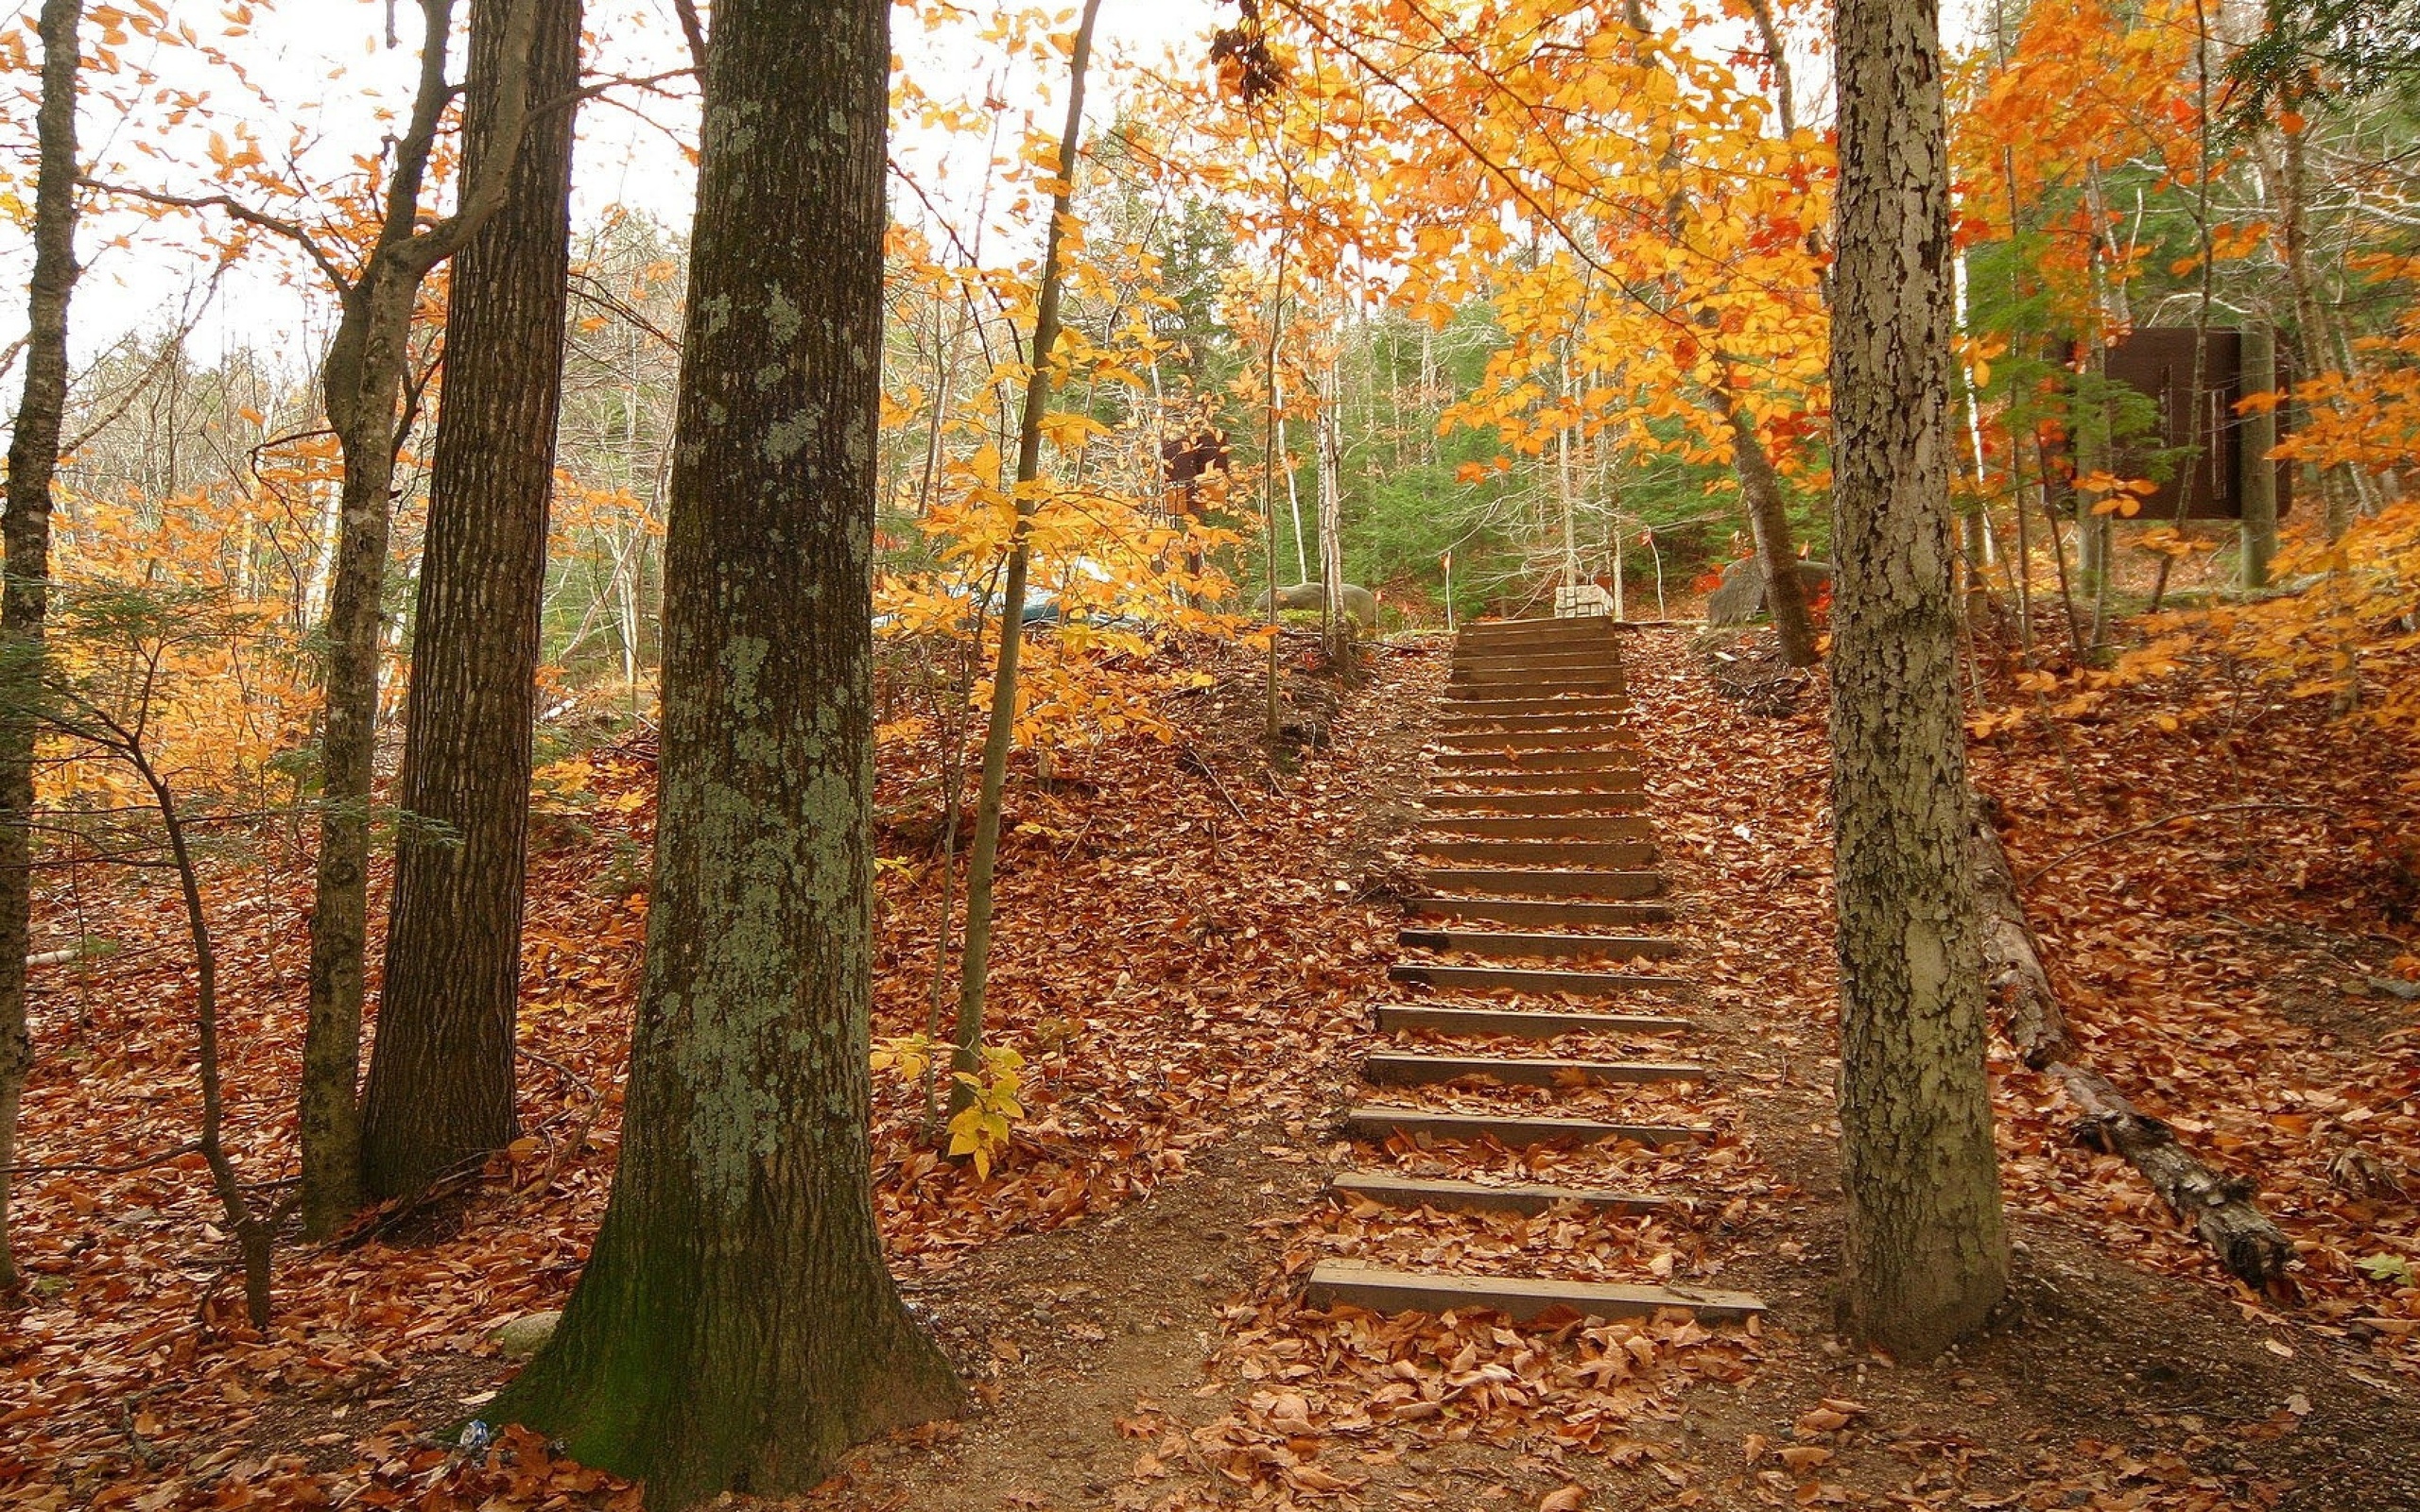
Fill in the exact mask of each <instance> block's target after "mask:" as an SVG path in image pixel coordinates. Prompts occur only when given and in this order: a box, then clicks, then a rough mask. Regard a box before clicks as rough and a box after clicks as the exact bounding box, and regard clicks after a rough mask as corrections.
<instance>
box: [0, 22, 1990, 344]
mask: <svg viewBox="0 0 2420 1512" xmlns="http://www.w3.org/2000/svg"><path fill="white" fill-rule="evenodd" d="M0 3H5V4H6V5H7V6H8V8H9V9H11V10H12V11H15V12H16V13H17V14H18V15H19V16H20V17H23V16H25V15H26V14H27V13H28V12H29V11H30V9H31V0H0ZM1991 4H1992V0H1945V5H1946V7H1947V8H1948V9H1949V11H1950V14H1949V15H1948V16H1947V17H1946V18H1945V20H1946V21H1947V25H1948V29H1949V31H1950V34H1951V36H1952V37H1953V38H1963V37H1966V36H1971V35H1972V34H1973V31H1972V27H1971V26H1970V24H1969V21H1970V18H1979V17H1981V16H1985V15H1988V14H1989V10H1988V7H1989V6H1990V5H1991ZM172 9H175V10H179V11H182V10H185V9H192V10H204V9H216V7H204V6H202V5H200V4H199V3H195V4H192V5H191V6H190V7H188V6H186V5H184V4H182V3H181V4H179V5H178V6H176V7H174V8H172ZM251 9H252V11H253V16H254V25H253V27H252V30H251V35H249V36H246V37H243V38H241V39H239V40H234V41H228V42H224V43H222V45H224V46H225V47H226V48H227V50H228V51H229V53H230V54H231V55H233V57H235V58H236V59H237V60H239V61H240V62H241V64H242V65H243V66H244V67H245V68H246V69H247V70H248V71H249V72H250V74H251V77H252V78H253V79H254V80H255V81H256V83H258V84H259V85H260V86H261V89H262V93H264V94H267V95H268V96H269V101H268V103H267V104H264V103H263V102H262V101H261V100H259V99H256V98H254V97H252V96H251V94H248V93H247V92H246V91H244V90H243V89H241V88H240V87H234V86H232V85H230V84H229V83H228V81H227V80H226V79H225V77H224V76H223V75H222V74H216V73H215V72H214V71H213V70H212V69H211V68H210V67H209V66H208V65H206V64H204V63H202V62H201V61H200V60H198V59H196V58H194V57H192V56H191V55H189V54H186V53H185V52H184V50H183V49H178V48H168V49H151V48H150V47H149V46H148V44H145V43H137V44H136V45H135V46H134V47H132V48H129V49H125V51H126V54H127V57H128V60H129V61H130V62H132V63H135V64H139V65H144V66H149V67H152V68H155V69H157V70H158V71H159V72H160V73H161V74H162V75H163V76H164V77H167V78H168V79H169V80H170V81H171V82H175V83H180V84H184V85H188V86H193V87H204V88H210V89H211V90H212V97H211V99H210V100H209V102H208V105H207V106H206V108H205V113H206V114H207V115H208V117H209V118H208V119H207V120H189V121H188V122H187V123H186V125H185V126H184V127H182V128H181V129H179V131H178V132H177V133H176V134H173V135H170V136H167V137H164V138H163V139H162V140H161V142H160V143H159V146H163V147H164V148H166V149H167V150H169V151H170V152H171V153H174V154H177V155H179V156H185V155H189V154H197V153H199V148H200V145H201V144H202V142H203V141H204V140H205V139H206V133H207V130H208V129H211V128H212V127H214V126H215V127H218V128H222V129H225V130H226V132H227V133H228V134H229V135H231V136H232V135H233V131H234V129H235V128H236V127H237V125H239V124H249V125H250V126H251V128H252V129H254V130H256V131H257V132H258V133H259V135H260V138H261V140H262V142H263V145H264V146H265V148H267V149H268V150H270V151H271V153H272V155H274V153H275V151H276V149H277V148H278V147H279V146H282V145H283V143H284V142H285V139H286V135H287V133H288V132H289V131H290V130H291V129H292V128H293V125H294V123H302V125H303V126H304V127H305V128H306V129H308V131H309V132H310V141H309V143H308V145H307V146H306V147H305V149H304V152H303V159H302V161H303V162H304V163H305V165H306V168H308V169H311V170H314V171H316V172H319V173H321V174H324V175H326V176H334V175H335V174H336V173H337V172H339V171H341V167H342V165H343V164H344V163H346V162H347V160H349V159H350V158H351V157H352V156H353V155H354V154H356V153H366V152H373V151H375V150H377V146H378V144H379V141H380V139H381V136H382V135H383V133H384V132H385V131H387V130H388V129H391V128H390V127H389V126H387V125H385V124H382V115H384V116H387V117H389V118H391V117H394V116H400V115H401V113H402V112H404V111H405V109H406V106H407V104H408V100H409V92H410V89H411V86H412V82H413V75H414V69H415V68H416V66H417V61H418V54H419V43H420V38H419V34H418V26H419V19H420V18H419V8H418V7H417V6H416V5H414V4H412V3H411V0H396V4H395V7H394V9H395V12H396V14H395V24H396V28H397V31H398V33H399V36H400V41H401V43H402V45H400V46H398V47H394V48H389V47H387V46H386V45H385V40H384V38H385V30H386V17H387V9H388V6H387V0H251ZM460 9H463V10H465V11H467V9H468V8H467V7H462V8H460ZM966 9H968V10H970V11H975V10H983V11H985V12H986V14H988V8H984V7H979V6H968V7H967V8H966ZM1234 16H1235V9H1234V8H1233V6H1232V4H1219V3H1217V0H1106V3H1105V5H1104V6H1103V9H1102V17H1101V31H1102V52H1103V54H1104V56H1105V59H1106V60H1108V61H1109V62H1110V63H1111V64H1112V66H1110V67H1108V68H1103V69H1098V70H1097V72H1096V75H1095V87H1094V91H1093V96H1092V101H1091V107H1090V109H1089V110H1088V112H1087V113H1088V115H1089V116H1090V117H1091V118H1092V120H1093V121H1094V122H1095V123H1096V125H1097V124H1098V122H1100V121H1101V120H1102V119H1104V118H1105V117H1106V116H1107V115H1109V114H1110V113H1112V112H1114V111H1115V108H1116V105H1117V99H1118V89H1117V82H1116V81H1117V77H1118V75H1117V71H1116V69H1115V63H1116V62H1118V61H1121V60H1122V61H1129V62H1132V61H1142V62H1146V63H1149V62H1156V61H1158V60H1161V59H1162V58H1163V57H1164V55H1166V54H1167V52H1168V51H1169V50H1170V49H1171V48H1173V49H1175V51H1176V53H1177V56H1178V58H1179V60H1181V62H1182V63H1183V64H1184V65H1186V66H1200V60H1202V59H1203V58H1204V57H1205V55H1206V48H1207V33H1208V32H1209V30H1210V29H1211V28H1213V27H1214V26H1219V25H1223V24H1227V23H1229V22H1231V21H1232V19H1233V18H1234ZM1072 24H1073V16H1072V12H1071V11H1063V12H1061V19H1060V20H1059V21H1058V22H1057V23H1056V26H1057V27H1059V28H1062V29H1063V28H1064V27H1066V26H1072ZM195 25H196V26H197V28H198V29H201V27H202V24H201V23H200V22H199V21H198V22H196V23H195ZM211 25H212V26H216V25H217V23H216V21H213V22H212V23H211ZM459 25H460V23H459V21H458V29H459ZM586 28H587V31H588V33H589V35H590V37H591V38H592V39H593V40H594V41H595V42H596V47H595V48H594V49H593V51H592V53H591V56H590V59H589V62H590V64H591V66H592V68H593V69H596V70H598V71H601V72H603V73H607V74H616V75H622V76H626V77H642V76H647V75H652V74H659V73H663V72H666V71H667V70H671V69H676V68H679V67H682V66H683V65H684V64H685V63H686V61H687V50H686V46H685V43H683V40H682V37H681V33H680V29H679V26H678V24H677V22H676V20H675V19H674V12H673V9H672V6H671V3H670V0H589V4H588V13H587V17H586ZM893 30H894V46H895V47H897V48H898V50H899V51H900V52H901V54H902V55H903V58H904V59H905V60H906V63H907V67H908V71H909V73H910V76H911V77H915V78H916V79H918V80H919V81H920V82H921V83H923V85H924V86H925V88H926V89H927V90H928V91H929V92H931V93H933V94H936V95H941V96H943V97H947V96H948V95H949V94H950V93H951V91H952V90H953V89H956V90H959V91H962V92H963V94H964V96H965V97H977V98H979V97H981V96H982V94H984V93H985V92H986V91H987V89H988V88H989V86H990V85H991V84H992V82H993V80H994V78H996V77H1000V64H999V61H998V55H997V53H996V51H994V50H990V49H986V48H985V47H983V46H981V45H980V44H978V43H975V42H974V41H973V40H972V39H971V37H970V36H969V35H968V33H967V30H966V29H965V28H960V29H959V31H958V32H957V33H956V34H954V35H951V36H946V37H942V38H935V37H931V36H928V35H926V34H925V33H924V32H923V30H922V27H921V24H920V23H919V21H918V20H917V18H916V13H915V12H914V11H911V10H904V9H903V10H899V11H895V12H894V22H893ZM205 35H207V33H205ZM213 40H215V39H213ZM459 50H460V43H459V39H458V38H457V42H456V52H457V60H456V64H455V68H456V76H457V77H459V66H460V64H459V57H458V54H459ZM1822 62H1823V60H1807V62H1806V63H1804V64H1802V66H1801V69H1800V72H1801V77H1802V83H1801V86H1800V87H1801V93H1802V94H1805V95H1815V94H1819V92H1820V93H1827V91H1826V90H1825V88H1824V86H1825V83H1826V77H1825V75H1826V72H1827V71H1826V70H1825V69H1824V67H1823V66H1822ZM671 88H672V89H674V90H676V91H679V92H681V97H676V98H666V97H664V96H661V95H658V96H652V97H649V96H642V95H639V94H635V93H634V92H631V91H627V90H626V91H621V92H617V93H616V94H613V95H609V96H607V97H605V98H601V99H597V100H594V101H591V102H590V103H589V104H587V105H586V106H585V107H584V108H583V110H582V113H581V118H580V126H579V131H580V136H579V147H578V152H577V157H576V180H577V181H576V186H575V196H574V201H575V202H574V223H575V226H576V227H577V226H585V225H593V224H594V223H595V221H596V217H597V215H599V213H600V212H602V211H603V210H605V209H606V208H607V207H609V206H611V205H614V204H617V203H618V204H622V205H626V206H629V207H631V208H633V209H636V210H640V211H643V212H645V213H647V214H648V215H651V216H653V217H654V218H656V219H658V220H661V221H663V222H665V223H666V224H667V225H671V226H674V227H682V228H685V226H686V224H687V222H688V219H689V216H690V214H691V210H692V202H693V196H694V192H695V188H694V180H693V176H692V174H691V173H690V170H689V168H688V166H687V163H686V162H685V161H684V158H683V153H682V150H681V141H682V140H683V139H687V138H691V137H693V136H694V131H695V123H696V105H695V101H694V98H693V97H689V96H687V95H686V86H685V83H678V84H675V85H673V86H671ZM999 93H1000V95H1001V97H1004V98H1006V99H1008V100H1010V101H1011V111H1012V112H1015V113H1016V114H1017V116H1018V117H1019V119H1017V120H1015V121H1012V122H1011V123H1009V129H1007V130H1006V131H1004V133H1003V137H1002V140H1003V144H1004V150H1008V151H1013V150H1014V145H1015V143H1016V141H1017V139H1018V137H1019V136H1020V135H1021V133H1022V131H1023V129H1024V128H1025V127H1026V125H1027V124H1028V122H1029V120H1030V119H1031V118H1033V117H1035V116H1037V115H1038V116H1039V117H1040V118H1041V120H1040V124H1041V125H1042V127H1043V128H1044V129H1046V130H1047V131H1050V132H1052V133H1054V134H1055V131H1056V129H1057V124H1058V117H1057V111H1056V107H1055V105H1052V104H1050V103H1049V98H1050V96H1052V95H1053V94H1055V93H1056V84H1055V81H1052V80H1046V79H1043V78H1040V77H1035V76H1034V75H1032V74H1030V73H1026V74H1013V73H1012V74H1011V75H1009V76H1008V77H1006V78H1005V80H1004V81H1003V83H1002V85H1001V88H1000V90H999ZM1807 103H1808V105H1809V106H1810V107H1813V108H1815V109H1817V110H1822V109H1823V105H1824V104H1827V103H1828V102H1822V104H1819V102H1818V101H1817V100H1815V99H1812V98H1810V99H1809V100H1808V102H1807ZM1825 113H1827V112H1825ZM18 129H23V128H18ZM138 134H139V133H138V131H137V130H136V129H132V128H130V127H129V125H128V124H127V123H126V122H125V121H124V119H123V118H121V117H118V116H117V115H116V114H115V113H114V112H112V111H109V110H107V109H106V108H105V107H103V106H101V105H100V104H98V103H97V102H88V108H87V110H86V112H85V115H84V122H83V127H82V139H83V145H84V149H85V152H86V155H87V157H88V158H95V157H96V158H97V159H98V160H99V168H100V171H101V172H102V173H103V174H104V176H112V175H115V176H123V177H127V178H130V179H134V180H139V181H145V182H147V183H149V184H151V185H152V186H154V187H165V188H175V189H180V190H183V191H185V192H190V193H207V192H209V191H210V189H211V187H212V186H211V185H210V184H209V183H208V181H207V180H206V178H205V177H204V176H203V175H202V174H201V173H200V172H198V171H195V170H194V169H192V168H191V167H189V166H187V165H184V164H176V163H162V162H161V161H160V160H158V159H153V158H148V157H144V156H140V155H137V154H136V153H135V151H134V150H133V148H134V138H135V136H136V135H138ZM982 151H983V148H982V144H980V143H979V142H978V143H973V144H968V143H964V142H952V141H950V140H947V139H942V138H940V137H938V136H936V135H934V134H932V133H929V132H926V133H921V134H920V133H918V132H917V131H915V130H914V129H903V130H901V131H899V132H897V133H895V134H894V141H893V153H894V156H895V157H896V158H898V159H899V160H900V161H901V163H903V164H904V165H905V166H906V167H907V168H908V171H909V172H910V173H912V174H914V175H915V176H916V178H917V179H918V180H919V181H920V182H921V183H922V184H923V186H924V188H925V192H926V193H927V194H929V195H930V196H932V197H933V198H935V199H937V200H939V201H941V202H942V204H944V205H945V206H952V207H959V208H963V207H968V206H971V205H972V203H973V199H974V196H975V194H976V193H977V187H978V186H979V184H980V182H981V181H982V180H983V178H984V175H985V166H984V164H983V163H982V162H981V158H982ZM181 171H182V172H183V173H184V174H185V175H186V180H185V181H183V182H176V181H174V180H175V179H176V176H177V175H178V174H179V173H180V172H181ZM28 177H29V174H28ZM26 187H27V189H28V190H29V189H30V184H27V185H26ZM121 234H123V235H125V236H126V237H127V238H128V239H127V240H126V241H124V242H122V243H121V242H119V241H117V240H116V238H117V237H118V236H120V235H121ZM989 245H994V246H997V245H998V244H997V243H993V244H989ZM81 247H82V249H83V255H84V258H85V261H86V264H87V272H86V275H85V277H84V279H83V281H82V282H81V283H79V285H78V292H77V298H76V304H75V308H74V311H73V314H72V317H71V326H72V329H73V331H74V333H75V347H76V351H77V353H78V360H79V361H81V360H87V359H89V358H90V357H91V355H93V354H94V353H95V352H98V351H99V350H101V349H103V348H104V347H106V346H108V345H109V344H110V343H112V342H113V341H115V340H117V339H118V338H119V337H121V336H122V335H125V334H126V333H127V332H128V331H130V330H134V329H139V328H145V327H156V326H158V325H160V324H162V323H164V322H174V321H175V320H177V319H178V318H179V314H180V311H182V310H183V309H185V308H187V307H189V306H190V304H191V303H192V302H193V301H196V299H197V294H196V290H197V289H198V288H199V285H200V283H201V281H202V280H203V279H204V278H206V277H207V272H208V269H207V266H206V264H205V262H204V261H203V259H201V258H200V257H199V256H197V255H196V253H195V251H194V249H193V247H192V243H191V238H190V234H189V233H188V232H183V231H182V229H181V228H180V227H179V226H177V225H176V224H174V223H173V222H172V223H170V224H167V225H164V226H153V225H147V224H145V223H143V222H141V221H138V220H135V219H132V218H130V217H124V216H119V217H114V218H109V219H104V220H102V221H100V222H98V223H96V224H92V225H88V228H87V230H86V233H85V235H84V236H83V237H82V239H81ZM29 260H30V259H29V250H28V249H27V248H26V245H25V240H24V237H23V235H22V233H19V234H12V235H9V236H8V237H6V238H5V239H0V288H5V289H17V288H22V287H23V283H24V277H25V272H26V266H27V264H28V262H29ZM329 320H330V317H329V314H328V301H327V300H326V298H325V296H324V293H323V291H322V290H321V289H320V287H319V285H318V283H317V279H316V275H314V274H312V273H310V272H309V271H308V270H306V269H304V268H303V267H302V266H301V265H300V263H299V261H289V260H286V259H282V258H279V257H276V256H268V255H264V256H259V257H255V258H254V259H252V260H251V261H250V262H249V263H248V264H246V265H243V266H238V267H236V268H235V269H233V270H232V271H230V272H229V273H228V274H226V275H225V276H224V277H223V278H222V279H221V281H220V283H219V285H218V288H217V290H216V296H215V300H214V301H213V303H212V306H211V309H210V313H209V315H208V316H207V317H206V318H204V319H203V320H202V321H201V323H200V325H199V327H198V329H197V333H196V343H197V345H198V346H199V348H200V349H201V350H202V351H205V352H209V351H216V350H220V349H222V348H232V347H235V346H242V345H249V346H251V347H253V348H254V349H256V350H264V349H265V350H268V351H273V352H285V353H290V354H291V355H292V356H293V358H294V359H295V360H296V361H297V362H298V363H302V362H307V361H309V360H310V359H311V357H312V356H313V355H314V354H315V353H316V352H317V350H318V347H319V344H320V339H321V336H322V335H323V334H324V331H325V329H326V327H327V325H328V323H329ZM23 321H24V310H23V302H22V300H21V299H10V300H8V301H6V304H5V307H0V345H5V343H7V342H8V341H9V340H10V339H12V338H13V337H14V336H15V335H17V334H18V333H19V332H21V331H22V330H23ZM13 387H15V386H14V384H13V383H5V384H0V390H8V389H13Z"/></svg>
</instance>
